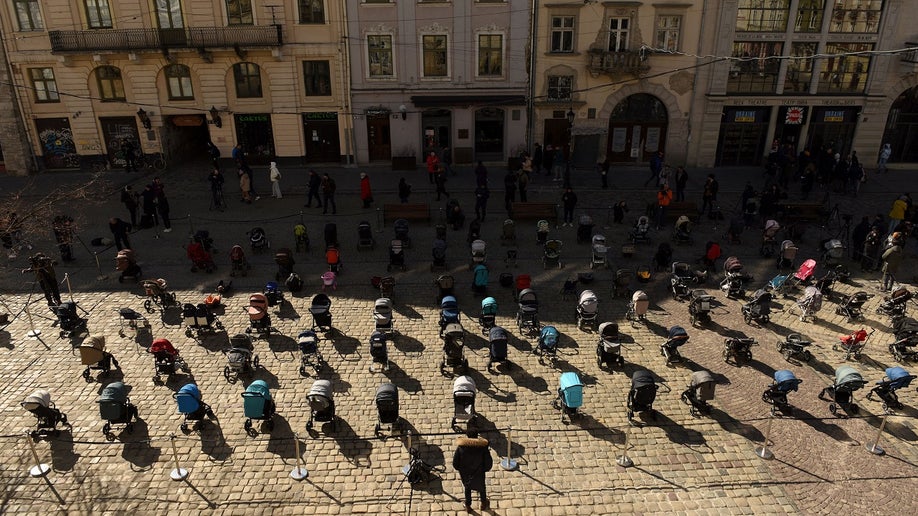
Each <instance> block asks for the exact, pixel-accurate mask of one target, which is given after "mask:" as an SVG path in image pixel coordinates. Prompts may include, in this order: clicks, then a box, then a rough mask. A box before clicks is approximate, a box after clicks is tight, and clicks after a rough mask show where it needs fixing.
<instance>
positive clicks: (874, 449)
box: [864, 412, 889, 455]
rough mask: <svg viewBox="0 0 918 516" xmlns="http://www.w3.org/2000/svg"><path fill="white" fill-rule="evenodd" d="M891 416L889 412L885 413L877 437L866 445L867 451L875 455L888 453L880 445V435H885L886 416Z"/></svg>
mask: <svg viewBox="0 0 918 516" xmlns="http://www.w3.org/2000/svg"><path fill="white" fill-rule="evenodd" d="M888 417H889V412H884V413H883V422H882V423H880V429H879V430H877V438H876V439H874V440H873V444H865V445H864V447H865V448H867V451H869V452H870V453H872V454H874V455H883V454H884V453H886V450H884V449H883V448H882V447H880V437H881V436H882V435H883V429H885V428H886V418H888Z"/></svg>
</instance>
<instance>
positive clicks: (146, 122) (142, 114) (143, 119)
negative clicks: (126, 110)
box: [137, 108, 153, 129]
mask: <svg viewBox="0 0 918 516" xmlns="http://www.w3.org/2000/svg"><path fill="white" fill-rule="evenodd" d="M137 118H139V119H140V123H141V124H143V128H144V129H149V128H151V127H153V122H150V117H149V116H147V112H146V111H144V110H143V108H140V109H138V110H137Z"/></svg>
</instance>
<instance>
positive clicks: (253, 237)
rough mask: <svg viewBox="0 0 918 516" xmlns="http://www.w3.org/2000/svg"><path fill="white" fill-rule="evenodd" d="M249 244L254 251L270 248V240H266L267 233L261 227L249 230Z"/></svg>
mask: <svg viewBox="0 0 918 516" xmlns="http://www.w3.org/2000/svg"><path fill="white" fill-rule="evenodd" d="M249 244H250V245H251V246H252V251H255V252H256V253H257V252H260V251H264V250H265V249H270V248H271V242H269V241H268V234H267V233H265V230H264V228H261V227H254V228H252V230H251V231H249Z"/></svg>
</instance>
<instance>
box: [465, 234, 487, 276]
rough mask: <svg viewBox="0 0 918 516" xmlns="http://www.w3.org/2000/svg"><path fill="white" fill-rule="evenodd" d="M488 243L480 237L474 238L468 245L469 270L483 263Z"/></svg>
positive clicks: (485, 258)
mask: <svg viewBox="0 0 918 516" xmlns="http://www.w3.org/2000/svg"><path fill="white" fill-rule="evenodd" d="M487 249H488V245H487V244H486V243H485V241H484V240H482V239H480V238H479V239H476V240H473V241H472V244H471V246H470V250H471V261H469V270H472V269H473V268H474V267H475V266H476V265H481V264H483V263H485V261H486V260H487V257H488V251H487Z"/></svg>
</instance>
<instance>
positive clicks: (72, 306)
mask: <svg viewBox="0 0 918 516" xmlns="http://www.w3.org/2000/svg"><path fill="white" fill-rule="evenodd" d="M78 308H79V306H78V305H77V304H76V303H75V302H73V301H64V302H63V303H61V304H59V305H58V306H55V307H52V310H53V311H54V315H55V316H57V327H58V329H60V332H59V333H58V335H59V336H60V338H62V339H64V338H69V337H75V336H77V335H80V334H83V333H86V332H87V331H89V330H87V329H86V322H87V319H86V318H85V317H80V314H79V313H77V309H78Z"/></svg>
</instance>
